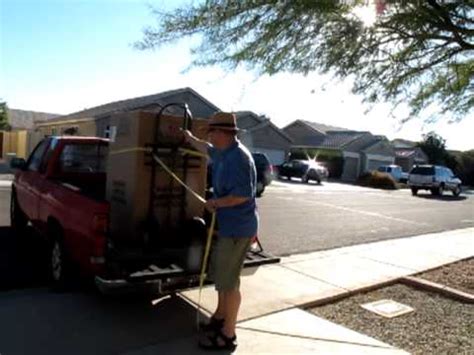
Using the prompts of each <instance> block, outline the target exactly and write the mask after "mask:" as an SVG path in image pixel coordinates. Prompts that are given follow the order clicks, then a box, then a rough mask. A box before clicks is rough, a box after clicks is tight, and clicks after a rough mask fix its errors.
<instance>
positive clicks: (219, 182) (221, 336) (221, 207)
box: [184, 112, 258, 351]
mask: <svg viewBox="0 0 474 355" xmlns="http://www.w3.org/2000/svg"><path fill="white" fill-rule="evenodd" d="M237 131H238V128H237V124H236V118H235V115H233V114H231V113H224V112H218V113H216V114H214V115H213V116H211V117H210V119H209V131H208V135H209V136H208V137H209V142H207V141H203V140H200V139H198V138H196V137H194V136H193V135H192V134H191V132H189V131H184V137H185V140H186V142H188V143H189V144H191V145H192V146H193V147H194V148H195V149H197V150H199V151H200V152H203V153H206V154H208V155H209V157H210V158H211V161H212V186H213V189H214V197H213V198H212V199H210V200H208V201H207V202H206V209H207V210H209V211H211V212H216V213H217V222H218V226H219V234H218V239H217V244H216V246H215V247H214V250H213V255H212V257H211V275H212V278H213V280H214V283H215V285H216V290H217V292H218V296H219V300H218V304H217V308H216V311H215V312H214V314H213V316H212V317H211V320H210V322H209V323H208V324H205V325H203V328H204V330H205V331H206V333H205V335H206V337H204V338H203V339H201V340H200V342H199V345H200V346H201V347H203V348H206V349H213V350H219V349H222V350H230V351H233V350H235V348H236V346H237V342H236V339H237V338H236V334H235V327H236V322H237V314H238V312H239V307H240V303H241V293H240V290H239V286H240V272H241V270H242V266H243V262H244V259H245V255H246V252H247V250H248V248H249V246H250V242H251V239H252V238H253V237H254V236H255V235H257V230H258V215H257V209H256V203H255V184H256V180H257V177H256V170H255V163H254V161H253V159H252V155H251V154H250V152H249V151H248V150H247V148H245V147H244V146H243V145H242V144H241V143H240V141H239V140H238V139H237Z"/></svg>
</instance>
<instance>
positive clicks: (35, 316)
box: [0, 289, 202, 355]
mask: <svg viewBox="0 0 474 355" xmlns="http://www.w3.org/2000/svg"><path fill="white" fill-rule="evenodd" d="M0 314H1V315H2V316H1V319H2V324H3V325H2V328H3V329H2V331H1V334H0V335H1V339H2V340H1V345H0V349H1V352H2V353H3V354H9V355H15V354H48V355H55V354H61V355H62V354H69V355H72V354H129V355H132V354H136V355H144V354H160V353H161V354H200V353H202V351H200V350H199V348H198V346H197V339H198V338H197V333H196V331H195V315H196V310H195V308H194V307H192V306H191V305H189V304H188V303H187V302H186V301H184V300H183V299H181V298H180V297H177V296H170V297H168V298H166V299H164V300H162V301H161V302H159V303H157V304H156V305H152V303H151V302H150V301H147V300H145V299H139V298H136V297H116V298H109V297H107V298H106V297H103V296H100V295H98V294H97V293H95V292H88V293H72V294H55V293H51V292H48V291H45V290H43V289H35V290H18V291H11V292H4V293H2V294H0Z"/></svg>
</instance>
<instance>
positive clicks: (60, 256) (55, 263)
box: [49, 225, 72, 292]
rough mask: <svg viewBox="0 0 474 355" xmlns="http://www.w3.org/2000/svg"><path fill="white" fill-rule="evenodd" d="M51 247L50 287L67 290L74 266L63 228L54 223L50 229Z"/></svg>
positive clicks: (60, 290)
mask: <svg viewBox="0 0 474 355" xmlns="http://www.w3.org/2000/svg"><path fill="white" fill-rule="evenodd" d="M49 234H50V237H51V248H50V257H49V278H50V287H51V289H52V290H53V291H56V292H63V291H67V290H68V289H69V287H70V286H71V281H72V272H71V270H72V267H71V262H70V259H69V257H68V254H67V251H66V248H65V247H64V239H63V233H62V231H61V228H60V227H58V226H56V225H53V226H51V227H50V231H49Z"/></svg>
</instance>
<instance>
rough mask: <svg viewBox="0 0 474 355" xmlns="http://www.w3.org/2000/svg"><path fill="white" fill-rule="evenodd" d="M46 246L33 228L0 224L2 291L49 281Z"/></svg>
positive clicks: (34, 285) (0, 280) (36, 285)
mask: <svg viewBox="0 0 474 355" xmlns="http://www.w3.org/2000/svg"><path fill="white" fill-rule="evenodd" d="M46 282H47V247H46V243H45V242H44V241H43V240H42V239H41V238H40V236H38V235H37V234H36V233H35V232H34V230H33V229H32V228H27V229H26V230H25V232H24V233H23V234H22V235H17V234H16V233H15V232H14V231H13V229H12V228H11V227H5V226H4V227H0V291H5V290H11V289H17V288H31V287H39V286H44V285H46Z"/></svg>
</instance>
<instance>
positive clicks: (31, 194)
mask: <svg viewBox="0 0 474 355" xmlns="http://www.w3.org/2000/svg"><path fill="white" fill-rule="evenodd" d="M49 143H50V139H44V140H42V141H41V142H39V143H38V145H37V146H36V148H35V149H34V150H33V153H31V155H30V157H29V158H28V162H27V164H26V169H25V171H23V172H22V173H21V174H20V176H19V178H18V181H17V183H16V184H15V187H16V189H17V198H18V203H19V204H20V207H21V208H22V210H23V211H24V212H25V213H26V215H27V216H28V218H29V219H30V220H31V222H32V223H36V222H37V221H36V220H37V218H38V188H37V183H38V176H39V170H40V166H41V163H42V161H43V156H44V154H45V152H46V150H47V149H48V146H49Z"/></svg>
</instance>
